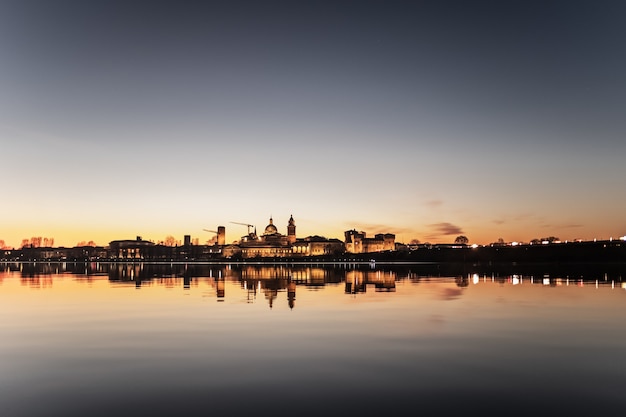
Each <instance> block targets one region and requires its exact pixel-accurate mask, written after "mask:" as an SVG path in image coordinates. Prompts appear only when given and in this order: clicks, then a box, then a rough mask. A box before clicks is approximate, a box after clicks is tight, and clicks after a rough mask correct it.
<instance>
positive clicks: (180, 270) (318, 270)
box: [0, 262, 626, 309]
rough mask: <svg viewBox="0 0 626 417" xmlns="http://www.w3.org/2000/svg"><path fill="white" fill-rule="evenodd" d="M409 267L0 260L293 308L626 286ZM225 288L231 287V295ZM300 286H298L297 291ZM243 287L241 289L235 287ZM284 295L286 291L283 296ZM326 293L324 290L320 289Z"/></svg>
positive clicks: (60, 273)
mask: <svg viewBox="0 0 626 417" xmlns="http://www.w3.org/2000/svg"><path fill="white" fill-rule="evenodd" d="M417 269H418V270H413V269H410V268H407V267H406V266H402V267H398V268H393V267H389V268H386V269H385V268H376V269H371V268H370V267H368V266H364V265H333V266H328V265H326V266H286V265H230V264H214V265H198V264H165V265H164V264H149V263H134V264H132V263H97V262H94V263H87V264H80V263H21V264H20V263H5V264H0V284H1V282H2V279H5V278H6V277H10V276H19V278H20V280H21V283H22V285H24V286H28V287H31V288H38V289H46V288H53V287H54V283H55V281H56V280H57V279H65V278H67V277H73V278H74V279H75V280H77V281H78V282H85V283H90V282H93V281H94V280H104V279H105V277H106V280H107V281H108V282H110V283H111V284H114V285H133V286H135V288H137V289H140V288H142V287H144V286H148V287H159V286H160V287H165V288H171V289H174V288H182V289H184V290H185V291H193V290H195V289H197V288H199V287H203V286H205V285H209V286H210V287H211V291H212V294H213V295H212V296H214V297H215V299H216V300H217V301H221V302H223V301H225V300H228V299H229V297H232V298H235V297H239V296H241V295H242V294H245V298H246V300H247V302H248V303H255V302H258V301H259V300H264V301H265V302H266V303H267V304H268V305H269V307H270V308H272V307H273V306H274V305H275V303H276V302H281V299H282V298H284V299H285V301H286V303H287V304H288V306H289V308H291V309H293V308H294V307H295V300H296V294H297V292H298V291H303V290H323V289H324V288H325V287H327V286H331V287H336V286H337V285H340V284H343V285H344V293H345V294H352V295H355V296H356V295H358V294H363V295H364V294H366V293H368V288H369V289H371V288H373V289H374V292H387V293H394V292H396V291H397V284H398V283H404V284H408V285H414V286H424V285H429V284H447V285H451V286H450V287H449V288H448V289H447V290H445V291H444V293H443V295H442V299H449V300H454V299H457V298H458V297H462V296H463V294H464V293H463V292H462V291H458V290H454V288H458V289H464V290H470V291H471V288H473V287H476V286H484V285H495V286H497V287H503V286H506V287H511V288H529V287H533V288H541V287H545V288H554V287H578V288H582V287H591V288H596V289H597V288H610V289H626V283H624V282H623V281H622V275H621V274H619V273H617V274H616V273H607V272H595V273H593V272H588V273H587V275H586V276H582V275H578V276H571V275H566V274H554V273H552V274H547V273H537V274H499V273H495V272H492V273H467V274H464V275H441V274H439V275H437V274H434V273H433V272H432V271H430V272H428V269H427V270H424V271H420V270H419V268H417ZM227 287H229V288H231V290H230V292H229V293H228V294H227V290H226V289H227ZM298 287H300V289H298ZM233 288H239V290H240V292H239V294H237V291H233V290H232V289H233ZM283 293H284V295H283ZM320 296H323V292H322V293H320Z"/></svg>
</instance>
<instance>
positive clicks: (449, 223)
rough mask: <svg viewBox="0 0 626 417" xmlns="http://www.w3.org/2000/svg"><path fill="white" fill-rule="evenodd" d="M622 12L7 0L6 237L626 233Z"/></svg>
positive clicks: (2, 105)
mask: <svg viewBox="0 0 626 417" xmlns="http://www.w3.org/2000/svg"><path fill="white" fill-rule="evenodd" d="M625 17H626V5H624V4H623V3H621V2H611V1H606V2H585V1H574V2H565V1H549V2H535V1H530V2H523V3H515V4H502V3H501V2H490V1H480V2H472V3H469V4H468V3H466V2H447V3H446V4H445V5H444V4H441V3H440V2H376V1H364V2H314V3H306V2H298V3H297V4H293V3H286V2H285V3H283V2H262V3H258V2H233V3H231V2H229V3H228V4H212V3H208V4H202V3H201V4H195V3H194V4H186V5H180V4H177V3H175V2H166V1H160V2H141V1H131V2H117V1H109V2H98V1H95V2H89V3H88V4H86V3H84V2H78V1H76V2H74V1H64V2H46V1H32V2H10V1H9V2H2V4H0V52H1V53H2V54H3V56H4V57H5V58H4V59H3V66H2V68H1V69H0V91H2V94H1V95H0V152H1V153H2V155H3V158H2V168H3V170H2V172H3V174H4V175H3V177H4V181H3V184H2V190H3V196H4V197H3V202H2V211H1V213H2V216H1V219H0V240H4V241H5V244H6V245H7V246H11V247H19V245H20V243H21V241H22V239H29V238H31V237H36V236H42V237H49V238H54V240H55V246H67V247H70V246H74V245H75V244H77V243H78V242H81V241H90V240H93V241H94V242H96V243H97V244H99V245H106V244H108V242H110V241H112V240H115V239H120V238H129V239H132V238H134V237H135V236H142V237H143V238H144V239H147V240H153V241H157V242H158V241H161V240H164V239H165V238H166V237H167V236H169V235H172V236H175V237H176V238H177V239H180V240H182V237H183V236H184V235H189V234H190V235H192V236H193V237H194V238H199V239H200V242H201V243H202V242H204V241H207V240H209V239H210V238H211V237H212V235H211V234H209V233H207V232H205V231H203V229H211V230H213V229H215V228H216V227H217V226H218V225H223V226H226V234H227V235H226V241H227V242H229V243H230V242H233V241H235V240H238V239H239V238H240V237H241V236H243V235H244V234H245V233H246V228H245V227H244V226H237V225H235V224H231V222H241V223H249V224H253V225H256V226H257V227H258V228H260V229H262V228H263V227H264V226H265V225H266V224H267V219H268V218H269V217H270V216H272V217H273V218H274V220H275V224H276V225H277V227H278V228H279V230H280V231H281V232H284V231H285V230H286V226H287V221H288V219H289V216H290V215H293V216H294V218H295V221H296V224H297V226H298V235H299V236H310V235H321V236H325V237H328V238H340V239H341V238H342V236H343V233H344V231H345V230H350V229H357V230H363V231H365V232H367V233H368V236H369V235H374V234H376V233H394V234H395V235H396V239H397V241H398V242H403V243H408V242H410V241H411V240H413V239H418V240H420V241H421V242H431V243H449V242H452V241H454V239H455V238H456V237H457V236H459V235H465V236H467V237H468V238H469V240H470V242H471V243H477V244H488V243H491V242H495V241H497V240H498V239H500V238H502V239H504V240H505V241H507V242H510V241H523V242H528V241H530V240H531V239H534V238H541V237H546V236H557V237H559V238H560V239H562V240H575V239H582V240H593V239H599V240H600V239H609V238H611V237H612V238H614V239H615V238H618V237H620V236H624V235H626V216H624V214H623V212H624V210H623V207H624V206H625V205H626V193H624V192H623V191H622V188H623V185H622V184H623V183H624V182H625V181H626V173H625V172H624V169H623V156H624V155H626V141H625V140H624V136H625V133H626V121H625V120H626V119H624V117H623V116H624V104H623V103H624V98H625V97H626V75H625V74H626V58H625V57H624V55H623V54H622V53H621V51H622V50H623V46H622V45H623V44H624V41H626V28H625V27H624V25H623V21H624V18H625Z"/></svg>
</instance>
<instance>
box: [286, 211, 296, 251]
mask: <svg viewBox="0 0 626 417" xmlns="http://www.w3.org/2000/svg"><path fill="white" fill-rule="evenodd" d="M287 241H288V242H289V243H290V244H292V245H293V244H294V243H296V222H295V221H294V220H293V215H291V217H289V223H288V224H287Z"/></svg>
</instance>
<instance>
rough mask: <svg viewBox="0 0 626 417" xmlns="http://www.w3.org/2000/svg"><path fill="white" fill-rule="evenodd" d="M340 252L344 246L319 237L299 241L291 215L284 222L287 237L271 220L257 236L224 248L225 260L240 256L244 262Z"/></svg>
mask: <svg viewBox="0 0 626 417" xmlns="http://www.w3.org/2000/svg"><path fill="white" fill-rule="evenodd" d="M343 252H344V243H343V242H342V241H341V240H339V239H327V238H325V237H322V236H309V237H306V238H303V239H298V238H297V236H296V222H295V220H294V219H293V215H292V216H290V217H289V221H288V222H287V234H286V235H284V234H282V233H280V232H279V231H278V228H277V227H276V225H275V224H274V219H273V218H272V217H270V219H269V224H268V225H267V226H266V227H265V230H264V231H263V234H262V235H261V236H258V235H257V234H256V229H255V231H254V232H250V233H248V234H247V235H245V236H243V237H242V238H241V240H240V241H239V243H237V244H233V245H227V246H225V247H224V257H227V258H229V257H236V256H241V257H242V258H244V259H250V258H290V257H305V256H323V255H333V254H340V253H343Z"/></svg>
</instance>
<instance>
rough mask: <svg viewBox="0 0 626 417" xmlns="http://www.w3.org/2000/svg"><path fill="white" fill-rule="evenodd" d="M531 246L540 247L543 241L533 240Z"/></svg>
mask: <svg viewBox="0 0 626 417" xmlns="http://www.w3.org/2000/svg"><path fill="white" fill-rule="evenodd" d="M530 244H531V245H540V244H541V239H533V240H531V241H530Z"/></svg>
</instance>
